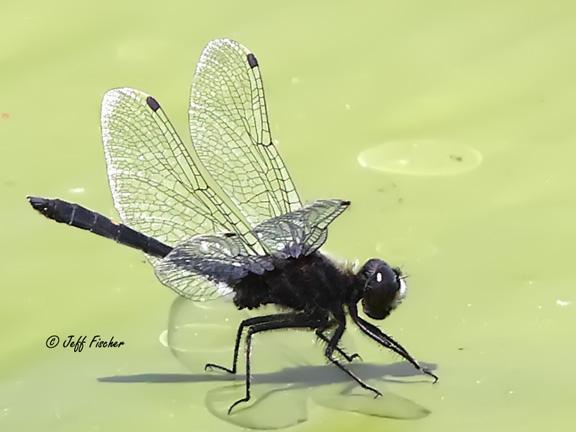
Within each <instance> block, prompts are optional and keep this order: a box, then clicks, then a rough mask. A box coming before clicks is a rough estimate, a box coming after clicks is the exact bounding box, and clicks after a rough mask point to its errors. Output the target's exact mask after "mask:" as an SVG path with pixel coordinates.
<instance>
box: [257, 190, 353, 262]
mask: <svg viewBox="0 0 576 432" xmlns="http://www.w3.org/2000/svg"><path fill="white" fill-rule="evenodd" d="M349 205H350V201H342V200H336V199H334V200H318V201H314V202H313V203H311V204H308V205H306V206H304V207H303V208H301V209H300V210H296V211H294V212H291V213H287V214H284V215H281V216H277V217H275V218H272V219H268V220H267V221H265V222H263V223H261V224H260V225H258V226H257V227H255V228H254V230H253V232H254V234H255V235H256V237H257V238H258V240H259V241H260V243H262V245H263V246H264V247H265V249H266V250H267V251H268V253H270V254H272V255H275V256H277V257H281V258H288V257H292V258H297V257H299V256H301V255H309V254H311V253H312V252H314V251H316V250H317V249H318V248H320V247H321V246H322V245H323V244H324V242H325V241H326V237H327V235H328V225H329V224H330V223H331V222H332V221H333V220H334V219H336V218H337V217H338V216H339V215H340V214H341V213H342V212H343V211H344V210H346V209H347V208H348V206H349Z"/></svg>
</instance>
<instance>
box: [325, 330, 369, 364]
mask: <svg viewBox="0 0 576 432" xmlns="http://www.w3.org/2000/svg"><path fill="white" fill-rule="evenodd" d="M325 331H326V328H323V329H318V330H316V336H318V337H319V338H320V339H321V340H322V341H324V342H326V343H329V342H330V339H329V338H328V336H326V335H325V334H324V332H325ZM334 349H335V350H336V352H337V353H338V354H340V355H341V356H342V357H344V358H345V359H346V361H349V362H351V361H353V360H354V359H360V360H362V357H360V354H358V353H352V354H348V353H347V352H346V351H344V350H343V349H342V348H340V346H338V345H337V346H336V347H335V348H334Z"/></svg>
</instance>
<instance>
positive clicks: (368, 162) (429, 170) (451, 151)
mask: <svg viewBox="0 0 576 432" xmlns="http://www.w3.org/2000/svg"><path fill="white" fill-rule="evenodd" d="M358 163H360V165H361V166H363V167H365V168H370V169H373V170H377V171H383V172H389V173H395V174H407V175H420V176H435V175H456V174H463V173H465V172H468V171H472V170H474V169H476V168H477V167H478V166H480V164H481V163H482V154H481V153H480V152H479V151H478V150H476V149H475V148H472V147H469V146H466V145H464V144H461V143H459V142H457V141H446V140H435V139H419V140H401V141H389V142H386V143H384V144H380V145H377V146H374V147H370V148H368V149H366V150H364V151H362V152H360V154H359V155H358Z"/></svg>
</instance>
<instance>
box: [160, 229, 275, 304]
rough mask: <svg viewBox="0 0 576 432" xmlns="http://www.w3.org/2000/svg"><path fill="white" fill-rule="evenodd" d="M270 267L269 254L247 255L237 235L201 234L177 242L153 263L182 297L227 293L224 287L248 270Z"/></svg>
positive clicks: (161, 275) (216, 295) (270, 259)
mask: <svg viewBox="0 0 576 432" xmlns="http://www.w3.org/2000/svg"><path fill="white" fill-rule="evenodd" d="M273 269H274V266H273V264H272V257H270V256H267V255H251V254H250V253H249V252H248V251H247V250H246V247H245V245H244V243H243V242H242V240H241V238H240V237H238V236H237V235H234V234H223V235H203V236H196V237H193V238H191V239H190V240H188V241H185V242H183V243H181V244H179V245H177V246H176V247H175V248H174V249H173V250H172V252H170V253H169V254H168V255H167V256H166V257H165V258H164V259H163V260H162V261H160V262H159V263H158V264H157V265H156V275H157V276H158V278H159V279H160V280H161V281H162V282H163V283H164V284H165V285H168V286H170V287H171V288H172V289H174V290H175V291H176V292H177V293H178V294H180V295H182V296H184V297H187V298H190V299H192V300H209V299H212V298H215V297H218V296H220V295H223V294H228V293H230V292H231V291H230V288H228V286H229V285H230V284H231V283H234V282H237V281H239V280H240V279H242V278H243V277H245V276H246V275H248V273H255V274H263V273H264V272H265V271H271V270H273Z"/></svg>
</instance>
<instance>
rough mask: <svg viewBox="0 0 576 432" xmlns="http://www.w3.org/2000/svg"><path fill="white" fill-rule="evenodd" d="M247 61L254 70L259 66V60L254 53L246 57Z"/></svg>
mask: <svg viewBox="0 0 576 432" xmlns="http://www.w3.org/2000/svg"><path fill="white" fill-rule="evenodd" d="M246 60H248V64H249V65H250V67H251V68H252V69H254V68H255V67H256V66H258V60H256V56H255V55H254V54H252V53H250V54H248V55H247V56H246Z"/></svg>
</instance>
